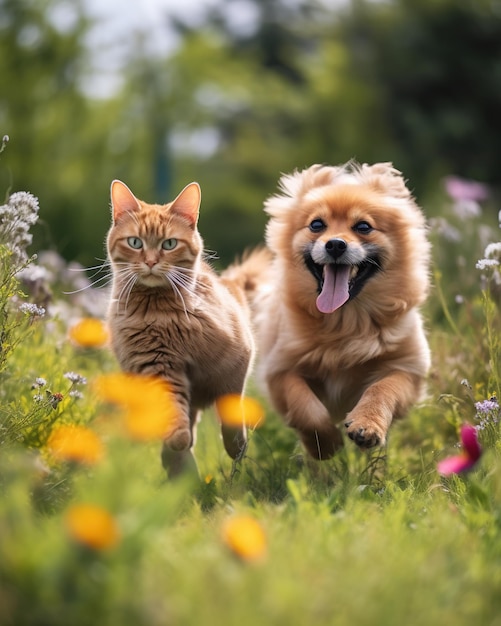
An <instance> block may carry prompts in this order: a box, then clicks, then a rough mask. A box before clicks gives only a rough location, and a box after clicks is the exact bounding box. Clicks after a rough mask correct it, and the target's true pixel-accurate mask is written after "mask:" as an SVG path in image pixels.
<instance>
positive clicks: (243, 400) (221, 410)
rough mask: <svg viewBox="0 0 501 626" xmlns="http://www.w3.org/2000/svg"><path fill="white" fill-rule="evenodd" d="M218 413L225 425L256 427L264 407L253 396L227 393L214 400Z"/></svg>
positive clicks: (262, 414)
mask: <svg viewBox="0 0 501 626" xmlns="http://www.w3.org/2000/svg"><path fill="white" fill-rule="evenodd" d="M216 409H217V412H218V415H219V417H220V419H221V421H222V422H223V424H226V425H227V426H243V425H244V424H245V425H246V426H249V428H256V427H257V426H259V425H260V424H261V423H262V421H263V420H264V409H263V407H262V406H261V404H260V403H259V402H258V401H257V400H255V399H254V398H248V397H245V396H239V395H238V394H227V395H225V396H220V397H219V398H218V399H217V400H216Z"/></svg>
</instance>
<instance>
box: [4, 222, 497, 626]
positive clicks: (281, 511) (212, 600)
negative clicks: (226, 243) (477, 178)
mask: <svg viewBox="0 0 501 626" xmlns="http://www.w3.org/2000/svg"><path fill="white" fill-rule="evenodd" d="M480 225H481V221H480V220H479V223H478V224H477V227H480ZM468 229H469V230H468V232H467V230H466V227H465V229H464V237H465V241H466V240H467V242H468V245H470V246H473V244H472V235H471V230H472V229H474V225H472V224H471V223H468ZM494 236H497V234H496V233H495V235H494ZM435 244H436V249H437V250H439V252H437V253H436V263H437V269H438V270H440V271H441V272H442V278H441V280H440V283H438V281H436V287H435V290H434V293H433V294H432V296H431V298H430V304H429V305H428V307H427V310H426V312H425V313H426V316H427V319H428V320H429V321H428V327H429V336H430V343H431V347H432V352H433V367H432V371H431V373H430V380H429V394H428V397H427V399H426V400H425V401H424V402H423V403H422V404H421V405H419V406H417V407H415V408H414V409H413V410H412V411H411V413H410V414H409V416H408V417H407V418H406V419H405V420H402V421H401V422H399V423H396V424H395V425H394V426H393V428H392V431H391V436H390V440H389V444H388V446H387V448H385V449H384V450H382V451H379V452H373V453H371V454H366V453H364V452H360V451H359V450H357V449H356V448H355V446H354V445H353V444H352V443H351V442H349V441H347V442H346V446H345V450H344V451H342V452H341V453H340V454H339V455H338V456H337V457H335V458H334V459H332V460H331V461H328V462H324V463H320V464H319V463H315V462H312V461H309V460H308V459H307V458H305V457H304V455H303V454H302V451H301V449H300V447H299V446H298V444H297V442H296V439H295V437H294V435H293V433H292V432H291V431H290V430H288V429H286V428H285V427H284V426H283V424H282V423H281V421H280V420H279V418H278V417H277V416H276V415H274V414H273V413H272V412H271V411H270V410H269V409H268V410H267V418H266V421H265V423H264V425H263V427H262V428H260V429H258V430H255V431H254V432H252V433H251V438H250V445H249V449H248V453H247V456H246V457H245V458H244V459H243V460H242V461H241V462H240V463H237V464H233V463H232V462H231V461H230V460H229V459H228V458H227V457H226V456H225V453H224V451H223V446H222V443H221V440H220V437H219V431H218V426H217V424H216V420H215V418H214V415H213V414H212V413H211V412H210V411H208V412H207V413H206V415H205V416H204V418H203V420H202V423H201V424H200V428H199V435H198V441H197V448H196V456H197V460H198V466H199V471H200V476H201V479H200V480H196V479H194V478H193V477H190V476H187V477H185V478H183V479H180V480H177V481H175V482H172V481H167V480H166V478H165V476H164V473H163V470H162V468H161V465H160V445H159V443H157V442H148V443H139V442H134V441H130V440H129V439H128V438H127V437H126V436H124V435H123V434H122V433H120V432H119V431H118V430H117V426H116V424H115V425H113V426H112V425H111V422H110V420H109V418H108V417H107V411H108V409H107V408H106V407H104V406H103V405H102V404H100V403H99V401H98V399H97V398H96V396H95V393H94V390H93V387H92V381H93V380H94V379H95V378H96V377H97V376H98V375H100V374H102V373H103V372H109V371H116V369H117V367H116V363H115V361H114V359H113V357H112V356H111V355H110V354H109V352H107V350H105V349H101V350H98V349H92V350H84V349H81V348H76V347H74V346H72V345H71V343H70V342H69V341H68V339H67V324H68V322H67V321H66V320H65V319H64V315H60V319H59V320H58V319H53V318H51V317H48V316H47V317H44V318H41V319H33V318H32V317H29V316H24V317H23V316H22V315H20V314H19V313H18V312H17V304H15V301H13V300H12V296H13V293H14V292H15V291H18V290H19V285H16V284H13V283H12V276H11V277H10V278H9V281H10V282H9V281H4V282H3V283H2V286H0V303H2V306H4V304H5V305H6V306H4V308H3V309H2V311H3V312H4V313H3V315H4V316H3V321H2V324H3V332H7V334H8V338H9V341H8V345H7V342H5V345H6V348H9V350H8V351H6V352H5V353H3V354H4V356H5V358H4V360H2V359H0V363H3V364H4V365H3V369H2V371H1V372H0V490H1V497H0V624H2V626H11V625H12V626H22V625H24V624H29V625H30V626H31V625H47V626H49V625H50V626H58V625H59V624H61V626H62V625H64V626H68V625H70V624H71V625H72V626H80V625H82V626H84V625H91V624H93V625H94V624H99V625H115V624H117V625H122V624H133V625H138V626H139V625H148V626H157V625H158V626H160V625H162V626H164V625H167V626H170V625H173V626H174V625H175V626H182V625H184V624H186V625H191V624H209V625H212V624H214V625H215V626H216V625H218V626H221V625H231V626H233V625H237V624H238V626H247V625H249V626H251V625H252V626H255V625H256V624H270V625H273V626H281V625H282V624H283V625H284V626H286V625H287V626H295V625H296V624H297V626H304V625H305V624H318V625H321V624H326V625H333V626H335V625H338V624H339V625H343V626H344V625H347V626H348V625H350V626H352V625H356V626H364V625H366V624H367V625H368V626H369V625H370V626H374V625H376V626H379V625H384V626H392V625H395V626H397V625H398V626H402V625H406V626H414V625H416V626H419V625H421V624H423V625H427V626H428V625H434V624H440V625H441V626H448V625H451V626H458V625H462V624H465V625H469V626H470V625H471V624H475V625H481V626H483V625H489V626H495V625H501V593H500V591H501V437H500V435H499V424H491V425H490V426H489V427H488V428H486V429H485V430H482V431H480V433H479V437H480V441H481V444H482V446H483V449H484V453H483V456H482V457H481V459H480V462H479V463H478V465H477V466H476V467H475V469H474V470H473V471H472V472H471V473H469V474H467V475H464V476H463V475H461V476H453V477H451V478H443V477H441V476H439V474H438V473H437V470H436V465H437V461H438V460H439V459H441V458H444V457H445V456H447V455H449V454H454V453H457V452H458V450H457V447H456V446H457V442H458V429H459V426H460V425H461V424H462V423H464V422H470V423H475V407H474V402H476V401H481V400H484V399H486V398H489V397H490V396H491V395H492V394H494V393H497V394H498V397H499V391H500V384H501V378H500V371H499V361H498V354H499V353H500V323H499V318H500V315H499V307H498V304H496V293H495V291H494V290H491V291H489V290H488V289H487V284H486V283H485V281H484V282H483V283H482V282H481V277H480V273H479V272H478V271H477V270H475V268H474V266H475V260H476V259H477V258H480V256H482V249H480V250H479V249H474V247H473V248H472V249H471V250H469V252H468V254H469V257H468V259H467V260H466V261H465V260H464V259H463V260H461V261H459V260H458V261H457V262H458V263H462V264H463V266H464V264H465V263H466V265H467V266H469V267H470V269H469V270H468V279H467V280H465V281H463V283H461V281H459V282H458V280H457V267H456V268H454V267H451V265H454V264H453V261H454V258H453V255H454V254H457V252H455V251H454V250H452V249H451V248H450V247H449V249H448V250H447V249H446V248H447V243H444V242H440V241H438V240H437V241H435ZM447 251H448V252H449V254H448V255H447ZM463 251H464V250H463ZM445 258H447V267H446V266H445V262H444V267H442V266H441V262H442V260H443V259H445ZM4 267H8V264H7V265H5V266H4ZM4 273H5V272H4ZM7 283H8V284H7ZM459 289H464V291H463V293H462V302H460V299H458V298H457V294H458V290H459ZM52 290H53V291H54V293H58V288H57V285H52ZM489 294H490V295H489ZM61 297H62V296H61ZM2 298H3V299H2ZM6 303H8V306H7V304H6ZM71 307H72V309H71V310H72V312H73V315H74V316H78V315H79V314H81V313H82V311H81V310H80V309H78V308H75V307H76V305H75V304H71ZM6 336H7V335H6ZM69 371H72V372H78V373H79V374H80V375H82V376H85V377H87V378H88V383H87V384H86V385H80V386H78V385H77V386H75V385H73V386H72V383H71V381H69V380H68V379H67V378H66V377H65V376H64V374H65V373H66V372H69ZM40 377H41V378H44V379H45V380H46V384H45V385H44V386H42V387H40V388H36V389H33V388H32V385H33V383H34V381H35V379H36V378H40ZM77 388H78V389H79V390H80V391H81V392H82V394H83V397H82V398H80V399H75V398H72V397H70V395H69V392H70V391H72V390H75V389H77ZM251 393H252V395H257V393H256V392H255V390H253V389H252V390H251ZM37 394H38V395H42V396H43V398H42V399H39V401H35V400H34V399H33V396H34V395H37ZM57 394H62V395H63V399H62V400H61V401H60V402H59V401H57V402H55V401H54V398H55V397H58V396H57ZM261 400H262V401H263V402H265V401H264V399H263V398H261ZM62 422H64V423H78V424H83V425H88V426H89V427H91V428H92V429H93V430H94V431H95V432H96V433H97V434H98V435H99V436H100V437H101V438H102V440H103V442H104V444H105V454H104V456H103V458H102V460H101V461H100V462H99V463H97V464H95V465H92V466H89V467H87V466H82V465H80V464H75V463H64V462H59V463H56V462H54V461H53V460H51V458H50V457H49V456H48V455H47V451H46V443H47V438H48V436H49V434H50V432H51V430H52V428H53V427H54V425H55V424H59V423H62ZM78 503H92V504H95V505H99V506H100V507H102V508H103V509H105V510H106V511H108V512H109V513H110V514H111V515H112V516H113V519H114V520H115V522H116V524H117V526H118V528H119V532H120V540H119V542H118V543H117V544H116V545H115V546H113V547H111V548H109V549H108V550H92V549H90V548H88V547H85V546H84V545H82V544H81V543H78V542H77V541H75V540H74V539H72V538H71V537H70V534H69V532H68V529H67V524H66V515H67V511H68V510H69V509H70V507H71V506H73V505H74V504H78ZM238 514H243V515H249V516H251V517H253V518H255V519H256V520H257V521H258V522H259V524H260V525H261V526H262V528H263V530H264V533H265V536H266V542H267V553H266V555H265V556H264V558H262V559H261V560H259V561H257V562H247V561H246V560H244V559H242V558H240V557H238V556H237V555H236V554H235V553H234V552H233V551H232V550H231V549H230V548H229V546H228V545H227V543H226V542H225V540H224V536H223V528H224V525H225V523H226V522H227V520H228V519H229V518H231V517H232V516H235V515H238Z"/></svg>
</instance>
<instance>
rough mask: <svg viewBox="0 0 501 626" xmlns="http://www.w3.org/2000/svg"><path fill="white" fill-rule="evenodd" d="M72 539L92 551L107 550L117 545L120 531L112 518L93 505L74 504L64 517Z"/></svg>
mask: <svg viewBox="0 0 501 626" xmlns="http://www.w3.org/2000/svg"><path fill="white" fill-rule="evenodd" d="M65 522H66V529H67V531H68V534H69V535H70V537H71V538H72V539H74V540H75V541H77V542H78V543H80V544H82V545H84V546H86V547H88V548H92V549H93V550H108V549H109V548H113V547H114V546H116V545H117V543H118V542H119V540H120V531H119V529H118V525H117V523H116V521H115V519H114V518H113V516H112V515H111V514H110V513H109V512H108V511H106V509H103V508H101V507H99V506H96V505H94V504H75V505H73V506H72V507H70V508H69V509H68V511H67V512H66V517H65Z"/></svg>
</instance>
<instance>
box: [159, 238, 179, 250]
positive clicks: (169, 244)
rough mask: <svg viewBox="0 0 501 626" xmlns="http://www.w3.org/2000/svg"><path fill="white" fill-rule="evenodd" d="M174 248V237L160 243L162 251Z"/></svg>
mask: <svg viewBox="0 0 501 626" xmlns="http://www.w3.org/2000/svg"><path fill="white" fill-rule="evenodd" d="M176 246H177V239H174V237H172V238H171V239H166V240H165V241H164V242H163V243H162V248H163V249H164V250H174V248H175V247H176Z"/></svg>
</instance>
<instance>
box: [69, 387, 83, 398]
mask: <svg viewBox="0 0 501 626" xmlns="http://www.w3.org/2000/svg"><path fill="white" fill-rule="evenodd" d="M68 395H69V396H70V398H74V399H75V400H81V399H82V398H83V397H84V395H83V393H82V392H81V391H79V390H78V389H72V390H71V391H70V392H69V394H68Z"/></svg>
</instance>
